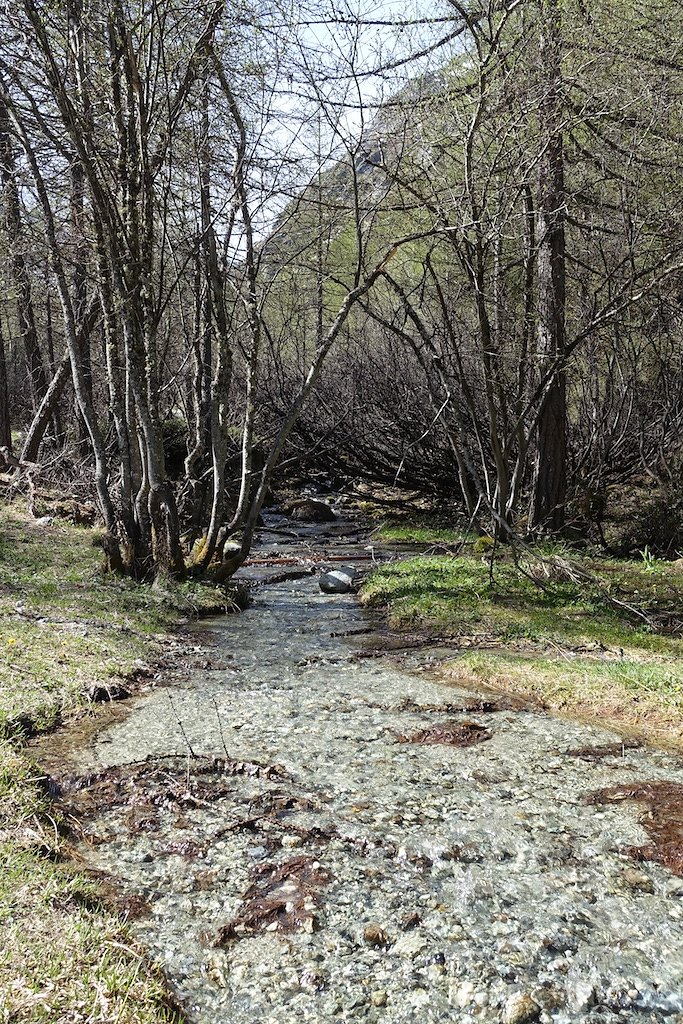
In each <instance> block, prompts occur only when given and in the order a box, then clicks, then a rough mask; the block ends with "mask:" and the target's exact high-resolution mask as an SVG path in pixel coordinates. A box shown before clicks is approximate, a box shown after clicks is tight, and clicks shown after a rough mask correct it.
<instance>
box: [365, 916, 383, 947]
mask: <svg viewBox="0 0 683 1024" xmlns="http://www.w3.org/2000/svg"><path fill="white" fill-rule="evenodd" d="M363 939H364V940H365V942H366V943H367V944H368V946H388V945H389V941H390V940H389V936H388V935H387V933H386V931H385V930H384V928H382V926H381V925H380V924H377V923H376V922H375V921H373V922H371V923H370V924H368V925H366V926H365V929H364V930H363Z"/></svg>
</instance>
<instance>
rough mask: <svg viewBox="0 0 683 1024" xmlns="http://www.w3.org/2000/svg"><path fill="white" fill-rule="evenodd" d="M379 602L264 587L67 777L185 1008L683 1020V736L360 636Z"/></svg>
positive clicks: (89, 842)
mask: <svg viewBox="0 0 683 1024" xmlns="http://www.w3.org/2000/svg"><path fill="white" fill-rule="evenodd" d="M345 553H346V555H347V557H348V552H345ZM266 571H267V570H264V572H266ZM270 572H271V573H272V570H270ZM366 625H367V620H366V619H365V618H364V616H363V613H362V611H361V610H360V609H359V608H358V606H357V604H356V603H355V601H354V599H353V597H350V596H349V597H339V596H329V595H324V594H322V593H320V591H319V588H318V585H317V581H316V579H315V578H314V577H308V578H303V579H300V580H284V581H282V582H279V583H271V584H270V585H268V586H263V587H261V588H258V589H257V590H256V594H255V601H254V604H253V606H252V607H251V608H250V609H249V610H248V611H247V612H246V613H244V614H243V615H241V616H234V617H230V618H227V619H225V620H220V621H215V622H213V623H211V624H210V625H209V626H208V627H207V632H208V636H207V639H208V640H209V641H210V644H211V647H212V652H211V653H212V657H211V664H212V665H213V666H214V667H211V668H206V669H203V670H197V671H196V672H195V673H194V674H193V675H192V678H190V679H188V680H186V681H185V682H183V683H181V684H180V685H179V686H177V687H175V688H173V689H172V690H169V689H159V690H156V691H153V692H151V693H150V694H148V695H146V696H145V697H143V698H141V699H139V700H137V701H136V702H135V704H134V707H133V708H132V709H131V711H130V713H129V714H128V716H127V717H126V718H125V720H124V721H115V722H113V723H112V724H111V725H110V726H108V727H107V728H105V729H103V730H102V731H100V732H99V734H98V735H97V736H96V737H95V738H94V739H93V740H91V741H90V744H89V746H88V748H87V749H86V750H80V751H78V752H77V758H76V759H75V761H74V764H76V763H78V764H79V769H78V771H77V772H76V771H72V773H71V776H68V773H67V774H64V775H63V777H62V778H61V779H60V780H58V782H60V784H61V787H62V797H61V799H62V801H63V804H64V806H65V808H66V810H67V811H68V813H69V814H71V815H72V818H73V820H75V821H78V822H80V826H81V828H82V831H83V840H82V842H81V843H80V846H79V855H80V856H81V857H82V858H83V860H84V861H85V863H86V864H87V865H88V867H89V868H91V869H93V870H95V871H98V872H102V873H104V874H105V875H107V876H113V878H114V879H115V880H116V885H117V887H118V888H119V889H120V891H121V892H122V893H123V897H124V901H125V903H126V905H127V907H128V909H129V912H130V917H131V927H132V928H133V930H134V932H135V933H136V934H137V936H138V937H139V938H140V939H141V940H142V941H143V942H144V944H145V945H146V946H147V947H148V948H149V950H150V951H151V954H152V956H153V957H154V958H155V959H156V960H157V961H158V962H159V963H161V965H162V966H163V968H164V970H165V972H166V974H167V976H168V979H169V982H170V984H171V986H172V987H173V989H174V991H175V993H176V994H177V997H178V999H179V1000H180V1002H181V1004H182V1005H183V1007H184V1009H185V1012H186V1014H187V1017H188V1019H189V1020H190V1021H192V1022H197V1024H246V1022H247V1021H248V1022H250V1024H295V1022H297V1024H299V1022H301V1021H321V1020H323V1021H328V1020H329V1021H331V1020H342V1021H344V1020H349V1021H351V1020H360V1019H362V1020H366V1021H368V1022H374V1021H377V1022H379V1021H382V1022H386V1024H404V1022H405V1024H407V1022H409V1021H410V1022H412V1021H418V1020H419V1021H422V1022H441V1021H456V1022H461V1024H468V1022H476V1021H481V1022H485V1021H502V1022H509V1024H514V1022H517V1024H519V1022H523V1021H532V1020H540V1021H542V1022H546V1024H550V1022H557V1024H569V1022H578V1021H591V1022H595V1024H597V1022H605V1024H606V1022H617V1021H631V1020H632V1021H673V1022H675V1021H683V878H680V877H678V876H677V875H676V874H675V873H674V872H673V871H672V870H670V868H669V867H666V866H664V863H667V864H670V865H671V867H673V868H674V869H675V870H677V869H680V868H681V865H680V864H677V863H676V860H675V856H674V853H673V851H675V850H676V849H680V847H681V834H680V830H679V831H678V832H677V831H676V828H677V827H678V826H677V824H676V822H677V821H678V825H680V824H681V820H680V813H681V800H680V799H679V797H680V794H681V793H683V764H682V763H681V761H680V759H679V758H678V757H676V756H675V755H672V754H668V753H665V752H661V751H657V750H651V749H647V748H643V747H630V746H628V745H626V746H622V745H621V743H620V742H619V741H618V737H616V736H615V735H614V734H611V733H609V732H606V731H602V730H598V729H594V728H589V727H587V726H582V725H579V724H573V723H570V722H567V721H564V720H561V719H558V718H554V717H552V716H550V715H547V714H545V713H543V712H540V711H538V710H534V709H524V708H516V707H515V706H514V703H511V702H509V701H497V700H495V699H492V698H491V697H490V695H476V694H472V692H471V691H467V690H464V689H463V690H459V689H458V688H457V687H454V686H450V685H449V686H445V685H443V684H441V683H439V682H438V680H437V679H436V678H435V677H434V676H433V674H431V673H430V672H428V671H425V662H424V661H421V660H420V657H419V656H417V655H414V656H413V657H412V659H411V660H410V661H409V662H406V661H405V660H404V661H403V662H402V663H397V662H396V661H395V660H390V659H385V658H368V657H363V656H362V655H363V653H364V652H363V651H362V650H360V648H361V646H362V643H363V636H362V632H363V630H364V628H365V627H366ZM679 787H681V788H680V789H679ZM664 795H666V799H667V800H668V804H666V806H667V807H668V812H667V813H668V816H667V817H666V818H665V819H663V818H662V817H661V814H660V816H659V818H658V817H657V813H658V812H657V810H656V807H657V806H658V803H659V804H661V801H658V800H657V799H655V797H664ZM648 800H649V805H648ZM665 802H666V801H665ZM648 806H650V808H651V810H650V813H649V817H648V811H647V807H648ZM653 808H654V809H653ZM677 814H678V816H679V817H678V819H677V817H676V816H677ZM658 829H659V831H658ZM667 842H668V843H669V844H670V847H671V849H670V850H669V854H670V855H667V852H666V843H667ZM634 850H635V851H636V853H637V857H638V858H639V859H638V860H636V859H634V855H633V854H634ZM657 860H659V861H662V862H664V863H657Z"/></svg>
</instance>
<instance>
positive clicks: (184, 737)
mask: <svg viewBox="0 0 683 1024" xmlns="http://www.w3.org/2000/svg"><path fill="white" fill-rule="evenodd" d="M166 696H167V697H168V703H169V704H170V705H171V710H172V711H173V717H174V718H175V720H176V725H177V726H178V728H179V729H180V732H181V734H182V737H183V739H184V740H185V743H186V744H187V749H188V750H189V752H190V756H191V757H193V758H194V759H195V760H196V758H197V755H196V754H195V752H194V750H193V749H192V744H191V743H190V741H189V739H188V738H187V733H186V732H185V727H184V725H183V723H182V722H181V721H180V716H179V715H178V712H177V711H176V709H175V704H174V703H173V698H172V697H171V694H170V693H168V692H167V693H166Z"/></svg>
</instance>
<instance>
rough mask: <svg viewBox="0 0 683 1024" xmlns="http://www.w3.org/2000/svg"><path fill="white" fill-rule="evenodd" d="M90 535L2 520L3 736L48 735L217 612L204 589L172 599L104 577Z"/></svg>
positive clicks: (218, 597) (216, 595)
mask: <svg viewBox="0 0 683 1024" xmlns="http://www.w3.org/2000/svg"><path fill="white" fill-rule="evenodd" d="M92 538H93V531H92V530H86V529H83V528H79V527H74V526H69V525H67V524H64V523H60V524H54V525H51V526H48V527H44V528H39V527H36V526H35V524H34V523H33V522H32V521H31V520H29V519H27V518H25V517H24V518H22V517H21V516H20V515H18V514H17V513H14V512H10V511H5V512H4V513H3V514H2V515H0V735H2V734H4V735H8V734H11V733H12V731H13V730H14V726H15V723H16V722H18V721H22V722H23V723H24V724H25V725H26V724H29V725H30V726H31V727H33V728H36V729H45V728H47V727H49V726H50V725H52V724H53V723H54V722H55V721H57V720H58V719H59V718H60V717H61V716H62V715H63V714H64V713H65V712H69V711H71V710H73V709H74V708H76V707H78V706H79V705H81V704H82V703H83V695H84V693H85V692H86V690H87V688H88V686H90V685H91V684H93V683H98V684H100V683H105V684H106V683H109V682H112V681H114V680H116V679H120V678H121V677H122V676H126V675H127V674H128V673H130V672H131V670H132V669H133V668H134V667H135V665H136V662H137V661H138V660H139V659H141V658H145V657H149V655H150V653H151V652H152V651H153V650H154V648H155V646H156V645H157V644H159V643H160V641H161V640H162V639H163V636H164V634H165V633H166V632H167V630H168V629H169V628H170V627H171V625H172V624H173V623H174V622H175V621H176V620H177V618H178V613H179V611H182V612H184V613H185V614H190V615H191V614H193V612H195V611H199V612H201V611H202V609H203V608H204V607H206V606H209V607H212V606H214V605H220V603H221V602H222V601H223V602H224V601H225V594H224V593H223V592H221V591H217V590H215V589H214V588H211V587H206V586H202V585H201V584H183V585H182V586H178V587H174V589H173V590H172V591H164V590H161V589H156V588H154V587H151V586H142V585H140V584H136V583H134V582H133V581H131V580H127V579H118V578H115V577H112V576H105V575H103V573H102V571H101V563H102V554H101V552H100V551H99V550H98V549H97V548H95V547H93V546H92Z"/></svg>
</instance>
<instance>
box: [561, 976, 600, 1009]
mask: <svg viewBox="0 0 683 1024" xmlns="http://www.w3.org/2000/svg"><path fill="white" fill-rule="evenodd" d="M595 1000H596V997H595V985H594V984H593V982H592V981H590V980H589V979H588V978H576V979H573V980H572V982H571V983H570V984H569V985H568V986H567V1002H568V1003H569V1005H570V1007H571V1008H572V1010H573V1011H574V1012H575V1013H585V1012H586V1011H587V1010H590V1008H591V1006H594V1005H595Z"/></svg>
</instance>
